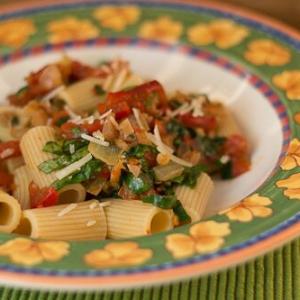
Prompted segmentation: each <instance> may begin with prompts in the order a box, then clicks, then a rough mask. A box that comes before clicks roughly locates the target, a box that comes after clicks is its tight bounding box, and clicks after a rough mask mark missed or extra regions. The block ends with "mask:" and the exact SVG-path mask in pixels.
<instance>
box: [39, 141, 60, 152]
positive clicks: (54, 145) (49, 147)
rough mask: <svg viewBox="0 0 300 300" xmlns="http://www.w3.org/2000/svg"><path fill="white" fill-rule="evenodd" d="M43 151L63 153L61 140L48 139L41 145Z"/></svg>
mask: <svg viewBox="0 0 300 300" xmlns="http://www.w3.org/2000/svg"><path fill="white" fill-rule="evenodd" d="M43 151H44V152H48V153H53V154H58V155H59V154H63V141H57V142H54V141H49V142H47V143H46V145H45V146H44V147H43Z"/></svg>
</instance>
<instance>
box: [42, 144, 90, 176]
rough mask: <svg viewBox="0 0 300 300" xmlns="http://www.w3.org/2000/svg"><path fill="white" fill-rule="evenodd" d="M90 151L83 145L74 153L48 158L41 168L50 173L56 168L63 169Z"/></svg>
mask: <svg viewBox="0 0 300 300" xmlns="http://www.w3.org/2000/svg"><path fill="white" fill-rule="evenodd" d="M88 153H89V151H88V149H87V147H83V148H80V149H79V150H78V151H76V152H75V153H74V154H72V155H65V154H63V155H61V156H59V157H57V158H54V159H49V160H46V161H44V162H42V163H41V164H40V165H39V169H40V170H41V171H43V172H44V173H46V174H49V173H51V172H53V171H55V170H59V169H62V168H64V167H66V166H68V165H70V164H72V163H74V162H75V161H77V160H79V159H81V158H82V157H84V156H85V155H87V154H88Z"/></svg>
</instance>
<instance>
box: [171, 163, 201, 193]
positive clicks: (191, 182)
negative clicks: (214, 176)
mask: <svg viewBox="0 0 300 300" xmlns="http://www.w3.org/2000/svg"><path fill="white" fill-rule="evenodd" d="M204 171H205V166H203V165H196V166H193V167H191V168H185V169H184V171H183V174H181V175H180V176H178V177H176V178H174V179H172V182H173V183H177V184H178V185H186V186H189V187H191V188H193V187H195V185H196V182H197V179H198V177H199V175H200V174H201V173H202V172H204Z"/></svg>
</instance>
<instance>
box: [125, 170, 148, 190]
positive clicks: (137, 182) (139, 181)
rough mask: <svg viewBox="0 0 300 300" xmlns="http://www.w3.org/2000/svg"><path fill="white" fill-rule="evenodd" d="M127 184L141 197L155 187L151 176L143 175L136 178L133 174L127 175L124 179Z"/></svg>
mask: <svg viewBox="0 0 300 300" xmlns="http://www.w3.org/2000/svg"><path fill="white" fill-rule="evenodd" d="M124 182H125V184H126V185H127V186H128V188H129V189H130V190H131V191H132V192H133V193H135V194H137V195H139V194H142V193H145V192H147V191H149V190H150V189H151V188H152V186H153V181H152V179H151V178H150V176H148V175H146V174H144V173H142V174H140V175H139V176H138V177H135V176H134V175H133V174H131V173H127V174H126V176H125V179H124Z"/></svg>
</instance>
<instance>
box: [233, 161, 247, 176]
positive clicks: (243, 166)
mask: <svg viewBox="0 0 300 300" xmlns="http://www.w3.org/2000/svg"><path fill="white" fill-rule="evenodd" d="M231 162H232V175H233V177H236V176H239V175H241V174H243V173H245V172H247V171H249V169H250V161H249V159H248V158H247V157H245V156H244V157H233V158H232V160H231Z"/></svg>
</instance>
